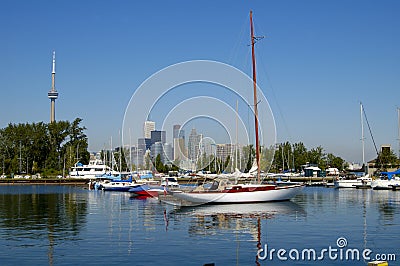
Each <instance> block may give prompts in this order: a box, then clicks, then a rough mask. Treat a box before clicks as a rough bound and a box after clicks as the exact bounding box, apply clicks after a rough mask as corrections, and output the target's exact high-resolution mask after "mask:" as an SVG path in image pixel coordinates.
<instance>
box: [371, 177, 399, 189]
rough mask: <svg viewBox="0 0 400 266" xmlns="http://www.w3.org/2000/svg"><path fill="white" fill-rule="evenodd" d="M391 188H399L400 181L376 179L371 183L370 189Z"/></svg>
mask: <svg viewBox="0 0 400 266" xmlns="http://www.w3.org/2000/svg"><path fill="white" fill-rule="evenodd" d="M392 186H400V180H397V179H391V180H387V179H377V180H374V181H372V183H371V187H372V189H392Z"/></svg>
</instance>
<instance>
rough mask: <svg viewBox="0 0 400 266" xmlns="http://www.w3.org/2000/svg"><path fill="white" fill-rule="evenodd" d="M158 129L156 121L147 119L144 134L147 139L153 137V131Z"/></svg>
mask: <svg viewBox="0 0 400 266" xmlns="http://www.w3.org/2000/svg"><path fill="white" fill-rule="evenodd" d="M154 130H156V122H153V121H145V122H144V128H143V135H144V137H145V138H146V139H150V138H151V131H154Z"/></svg>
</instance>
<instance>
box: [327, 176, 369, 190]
mask: <svg viewBox="0 0 400 266" xmlns="http://www.w3.org/2000/svg"><path fill="white" fill-rule="evenodd" d="M371 183H372V178H371V177H369V175H368V174H367V175H365V176H362V177H358V178H355V179H344V178H341V179H338V180H335V181H334V184H335V188H357V186H371Z"/></svg>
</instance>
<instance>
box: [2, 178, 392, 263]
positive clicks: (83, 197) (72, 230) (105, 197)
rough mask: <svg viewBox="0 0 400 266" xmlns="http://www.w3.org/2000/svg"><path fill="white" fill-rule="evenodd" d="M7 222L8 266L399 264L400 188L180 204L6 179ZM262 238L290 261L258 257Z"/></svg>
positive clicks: (4, 257) (324, 190) (5, 252)
mask: <svg viewBox="0 0 400 266" xmlns="http://www.w3.org/2000/svg"><path fill="white" fill-rule="evenodd" d="M0 225H1V226H0V247H1V248H0V264H1V265H72V264H73V265H179V264H180V265H203V264H205V263H215V265H257V263H258V264H260V265H321V264H324V265H366V264H367V263H366V262H364V261H363V259H362V258H360V259H359V260H356V259H352V258H351V257H349V259H350V260H345V259H346V257H345V256H344V254H345V253H346V251H347V250H348V249H357V250H359V251H360V254H361V253H362V251H363V250H364V249H370V250H371V254H369V257H370V258H373V257H374V256H375V255H376V254H383V255H388V256H392V255H391V254H394V255H396V259H397V261H390V262H389V265H400V240H399V234H400V191H398V192H395V191H372V190H355V189H354V190H335V189H328V188H306V189H305V190H304V191H303V193H302V194H300V195H298V196H296V197H295V198H294V199H293V200H292V201H290V202H280V203H266V204H244V205H233V206H230V205H222V206H215V205H214V206H202V207H196V208H184V209H174V208H173V207H172V206H169V205H165V204H162V203H159V202H158V201H157V200H155V199H147V200H140V199H132V198H130V195H129V193H118V192H102V191H89V190H86V189H84V188H81V187H71V186H53V185H47V186H46V185H15V186H7V185H6V186H0ZM338 238H341V239H340V243H337V240H338ZM258 243H259V246H261V247H263V248H265V246H267V250H268V253H269V252H270V251H271V249H276V250H278V249H282V250H285V251H286V253H281V257H280V258H285V257H286V258H287V260H286V261H284V260H282V259H280V258H278V256H277V253H276V252H275V253H273V254H272V260H271V257H270V256H269V257H267V258H266V259H265V260H261V259H258V258H257V244H258ZM346 243H347V245H346ZM338 245H340V246H338ZM329 247H331V248H332V249H336V250H337V251H336V253H335V252H334V251H333V253H331V255H332V257H329V254H328V253H327V252H326V253H321V250H323V249H327V250H328V249H329ZM304 249H312V250H315V251H316V256H317V258H316V259H314V260H313V257H312V256H311V257H310V258H308V257H307V254H308V253H304V254H305V257H304V259H302V257H301V254H302V252H303V251H304ZM296 251H297V252H298V253H299V257H298V258H297V257H296ZM289 252H291V253H290V254H291V256H292V257H291V258H290V257H289ZM340 252H342V254H343V257H342V259H340V257H339V256H340ZM263 254H264V253H260V256H261V257H262V255H263ZM321 254H323V257H321V258H323V260H322V262H321V261H318V257H319V256H320V255H321ZM335 254H336V255H337V256H338V257H337V258H336V259H334V255H335ZM360 256H361V255H360ZM392 260H393V256H392Z"/></svg>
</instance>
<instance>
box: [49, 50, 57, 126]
mask: <svg viewBox="0 0 400 266" xmlns="http://www.w3.org/2000/svg"><path fill="white" fill-rule="evenodd" d="M47 97H48V98H49V99H50V123H53V122H54V121H55V120H56V99H57V98H58V92H57V90H56V52H55V51H53V69H52V71H51V89H50V91H49V92H48V93H47Z"/></svg>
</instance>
